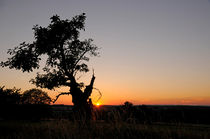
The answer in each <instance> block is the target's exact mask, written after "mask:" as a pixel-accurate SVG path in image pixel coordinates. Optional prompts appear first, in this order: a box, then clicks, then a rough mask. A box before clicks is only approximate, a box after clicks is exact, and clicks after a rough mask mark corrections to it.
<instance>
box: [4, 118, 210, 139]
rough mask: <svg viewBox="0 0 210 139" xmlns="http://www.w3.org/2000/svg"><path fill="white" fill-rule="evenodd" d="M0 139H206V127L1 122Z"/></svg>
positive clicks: (209, 130) (208, 134) (209, 131)
mask: <svg viewBox="0 0 210 139" xmlns="http://www.w3.org/2000/svg"><path fill="white" fill-rule="evenodd" d="M0 138H1V139H80V138H88V139H103V138H109V139H112V138H114V139H123V138H126V139H132V138H141V139H209V138H210V126H208V125H186V124H173V125H172V124H170V125H169V124H163V123H162V124H128V123H122V122H120V123H104V122H92V123H89V124H81V123H80V124H79V123H77V122H70V121H68V120H59V121H41V122H26V121H1V122H0Z"/></svg>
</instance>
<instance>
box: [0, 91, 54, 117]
mask: <svg viewBox="0 0 210 139" xmlns="http://www.w3.org/2000/svg"><path fill="white" fill-rule="evenodd" d="M50 101H51V99H50V97H49V96H48V95H47V93H46V92H43V91H41V90H39V89H31V90H27V91H25V92H24V93H23V94H22V93H21V92H20V89H16V88H13V89H4V87H0V119H2V120H6V119H7V120H11V119H13V120H14V119H16V120H18V119H19V120H20V119H22V120H40V119H43V118H50V117H51V114H52V111H51V108H50V106H49V104H50Z"/></svg>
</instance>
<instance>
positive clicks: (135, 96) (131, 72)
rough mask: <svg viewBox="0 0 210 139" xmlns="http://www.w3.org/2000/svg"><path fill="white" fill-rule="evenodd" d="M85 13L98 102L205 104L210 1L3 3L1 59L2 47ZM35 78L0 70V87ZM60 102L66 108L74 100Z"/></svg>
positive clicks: (209, 89)
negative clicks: (96, 51) (95, 52)
mask: <svg viewBox="0 0 210 139" xmlns="http://www.w3.org/2000/svg"><path fill="white" fill-rule="evenodd" d="M83 12H85V13H86V14H87V20H86V31H85V32H81V38H93V39H94V43H95V44H96V45H97V46H99V47H101V50H100V52H101V54H100V55H101V56H100V57H99V58H93V59H92V60H91V61H90V63H89V66H90V69H92V68H94V69H95V75H96V82H95V87H96V88H99V89H100V91H101V92H102V94H103V97H102V99H101V100H100V102H101V103H102V104H122V103H124V102H125V101H126V100H128V101H131V102H133V103H134V104H190V105H210V1H209V0H129V1H128V0H0V61H4V60H6V58H7V57H8V55H7V54H6V52H7V49H9V48H14V47H15V46H17V45H18V44H20V43H21V42H23V41H26V42H32V41H33V31H32V27H33V25H35V24H39V25H41V26H47V25H48V24H49V22H50V20H49V18H50V17H51V16H52V15H54V14H58V15H59V16H60V17H61V18H62V19H66V18H68V19H71V18H72V17H73V16H75V15H78V14H81V13H83ZM36 72H37V71H35V72H34V73H22V72H21V71H16V70H9V69H8V68H0V86H3V85H5V86H6V88H12V87H14V86H15V87H17V88H21V89H22V90H23V91H24V90H26V89H30V88H33V87H35V86H34V85H31V84H30V83H29V82H28V81H29V80H30V79H31V78H33V77H35V75H36V74H35V73H36ZM91 74H92V73H91V72H90V73H88V74H85V75H83V76H82V78H81V79H80V80H81V81H85V82H86V83H87V82H88V81H89V80H90V78H91ZM63 90H65V89H63ZM57 91H60V90H59V89H58V90H57ZM49 94H50V95H51V96H52V97H54V96H55V95H56V92H52V93H49ZM92 97H93V98H94V99H95V98H96V97H97V92H94V93H93V96H92ZM57 103H58V104H61V103H63V104H71V97H70V96H69V97H61V98H60V99H59V100H58V102H57Z"/></svg>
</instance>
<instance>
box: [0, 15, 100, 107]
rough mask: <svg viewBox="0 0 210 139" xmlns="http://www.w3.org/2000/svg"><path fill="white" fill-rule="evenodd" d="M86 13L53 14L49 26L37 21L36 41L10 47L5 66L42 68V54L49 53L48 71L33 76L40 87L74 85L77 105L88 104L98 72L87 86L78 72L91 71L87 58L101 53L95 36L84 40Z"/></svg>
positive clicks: (71, 88) (19, 68)
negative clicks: (81, 37)
mask: <svg viewBox="0 0 210 139" xmlns="http://www.w3.org/2000/svg"><path fill="white" fill-rule="evenodd" d="M85 19H86V15H85V13H83V14H80V15H77V16H75V17H73V18H72V19H71V20H68V19H66V20H62V19H60V17H59V16H58V15H54V16H52V17H51V18H50V20H51V22H50V24H49V25H48V26H47V27H42V26H39V25H35V26H34V27H33V31H34V38H35V40H34V41H33V42H32V43H26V42H23V43H21V44H20V45H19V46H17V47H15V48H14V49H9V50H8V54H9V55H11V57H10V58H8V60H7V61H5V62H1V66H2V67H9V68H10V69H17V70H21V71H23V72H32V71H33V70H34V69H38V68H40V60H41V58H42V55H46V56H47V59H46V62H45V66H44V68H43V69H42V70H43V72H44V73H42V74H40V73H37V76H36V77H35V78H34V79H32V80H31V82H32V83H33V84H35V85H36V86H37V87H41V88H47V89H54V88H57V87H61V86H68V87H70V91H69V92H63V93H60V94H59V95H58V96H57V97H56V99H55V101H56V100H57V99H58V97H59V96H60V95H65V94H71V95H72V102H73V103H74V105H76V106H77V107H86V106H87V105H88V102H87V100H88V98H89V96H90V95H91V93H92V89H93V84H94V81H95V76H94V74H93V76H92V79H91V81H90V84H89V85H87V86H86V87H85V89H84V91H83V90H81V87H84V84H83V83H78V82H77V81H76V78H75V77H76V75H77V74H78V73H81V72H85V73H86V72H88V71H89V68H88V65H87V62H88V61H89V59H90V56H98V55H99V52H98V49H99V48H98V47H97V46H96V45H94V44H93V43H92V42H93V39H85V40H82V41H81V40H80V39H79V38H80V31H84V30H85V26H84V24H85Z"/></svg>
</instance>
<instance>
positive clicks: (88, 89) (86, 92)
mask: <svg viewBox="0 0 210 139" xmlns="http://www.w3.org/2000/svg"><path fill="white" fill-rule="evenodd" d="M94 81H95V76H94V73H93V76H92V78H91V81H90V84H89V85H88V86H86V88H85V90H84V97H85V99H88V97H89V96H90V95H91V93H92V90H93V84H94Z"/></svg>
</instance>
